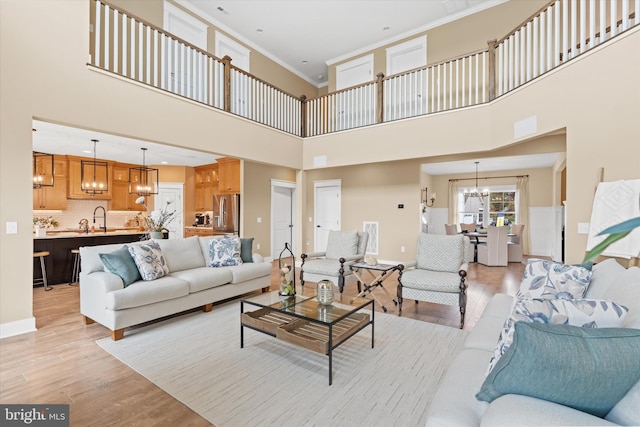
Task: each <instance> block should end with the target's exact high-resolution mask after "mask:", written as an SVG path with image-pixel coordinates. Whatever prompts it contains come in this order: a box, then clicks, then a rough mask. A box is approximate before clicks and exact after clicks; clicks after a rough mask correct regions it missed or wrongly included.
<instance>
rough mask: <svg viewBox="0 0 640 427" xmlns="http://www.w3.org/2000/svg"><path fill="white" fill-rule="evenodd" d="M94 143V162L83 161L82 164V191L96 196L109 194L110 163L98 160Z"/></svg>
mask: <svg viewBox="0 0 640 427" xmlns="http://www.w3.org/2000/svg"><path fill="white" fill-rule="evenodd" d="M91 142H93V160H82V161H81V162H80V182H81V188H82V191H83V192H85V193H87V194H90V195H92V196H95V195H96V194H104V193H107V192H109V163H107V162H105V161H102V160H101V161H98V160H97V159H96V143H97V142H98V140H97V139H92V140H91Z"/></svg>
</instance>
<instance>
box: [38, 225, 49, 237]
mask: <svg viewBox="0 0 640 427" xmlns="http://www.w3.org/2000/svg"><path fill="white" fill-rule="evenodd" d="M46 235H47V229H46V228H44V227H36V237H45V236H46Z"/></svg>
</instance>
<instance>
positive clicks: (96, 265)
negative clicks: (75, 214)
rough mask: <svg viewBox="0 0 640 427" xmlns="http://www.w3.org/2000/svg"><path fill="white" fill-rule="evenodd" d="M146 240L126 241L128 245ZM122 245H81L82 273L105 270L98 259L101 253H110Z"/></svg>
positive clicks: (138, 243)
mask: <svg viewBox="0 0 640 427" xmlns="http://www.w3.org/2000/svg"><path fill="white" fill-rule="evenodd" d="M147 242H148V241H142V242H133V243H128V244H127V245H128V246H133V245H140V244H144V243H147ZM122 246H124V245H123V244H122V243H113V244H110V245H98V246H81V247H80V271H82V272H83V273H84V274H89V273H95V272H96V271H107V270H106V269H105V267H104V264H103V263H102V260H101V259H100V254H101V253H105V254H106V253H110V252H113V251H115V250H117V249H120V248H122Z"/></svg>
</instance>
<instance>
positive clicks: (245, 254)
mask: <svg viewBox="0 0 640 427" xmlns="http://www.w3.org/2000/svg"><path fill="white" fill-rule="evenodd" d="M252 254H253V237H243V238H241V239H240V258H242V262H253V256H252Z"/></svg>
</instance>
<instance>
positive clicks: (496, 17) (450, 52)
mask: <svg viewBox="0 0 640 427" xmlns="http://www.w3.org/2000/svg"><path fill="white" fill-rule="evenodd" d="M547 3H548V1H547V0H526V1H523V0H513V1H507V2H506V3H502V4H500V5H498V6H494V7H492V8H490V9H487V10H484V11H482V12H478V13H475V14H473V15H470V16H467V17H465V18H462V19H460V20H456V21H454V22H452V23H449V24H445V25H441V26H439V27H435V28H432V29H430V30H427V31H425V32H423V33H420V34H415V35H412V36H410V37H407V38H405V39H402V40H399V41H397V42H394V43H391V44H389V45H386V46H382V47H379V48H377V49H374V50H373V51H370V52H366V53H364V54H359V55H357V56H354V57H352V58H349V59H345V60H344V61H340V62H337V63H335V64H332V65H331V66H330V67H329V86H328V87H329V92H332V91H334V90H335V87H336V84H335V83H336V70H335V69H336V66H337V65H340V64H342V63H344V62H348V61H351V60H353V59H356V58H358V57H360V56H363V55H368V54H370V53H373V61H374V73H373V74H374V77H373V79H375V76H376V75H377V74H378V73H383V74H385V75H387V52H386V49H387V48H389V47H391V46H393V45H396V44H399V43H404V42H406V41H408V40H412V39H415V38H417V37H420V36H424V35H426V36H427V64H434V63H437V62H440V61H444V60H447V59H451V58H454V57H457V56H459V55H464V54H467V53H471V52H474V51H476V50H480V49H486V48H487V42H488V41H489V40H492V39H500V38H502V37H504V36H505V35H507V33H508V32H510V31H512V30H513V29H514V28H515V27H516V25H519V24H520V23H522V22H523V21H524V20H525V19H527V18H529V17H530V16H531V15H533V14H534V13H535V12H537V11H538V10H539V9H540V8H541V7H543V6H544V5H545V4H547Z"/></svg>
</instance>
